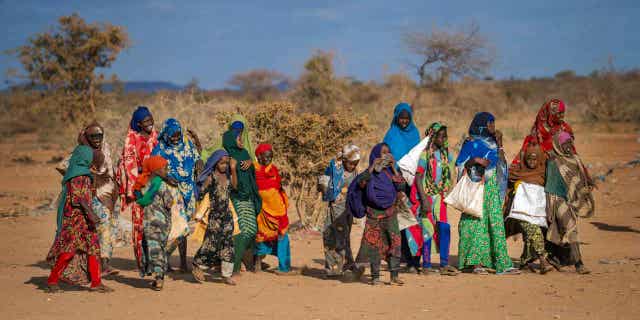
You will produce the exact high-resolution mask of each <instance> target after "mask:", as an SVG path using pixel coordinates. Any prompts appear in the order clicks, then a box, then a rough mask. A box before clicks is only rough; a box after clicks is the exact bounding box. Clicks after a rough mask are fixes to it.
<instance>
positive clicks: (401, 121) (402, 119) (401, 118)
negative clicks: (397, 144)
mask: <svg viewBox="0 0 640 320" xmlns="http://www.w3.org/2000/svg"><path fill="white" fill-rule="evenodd" d="M410 123H411V117H410V116H409V113H408V112H406V111H402V112H401V113H400V115H398V126H400V128H402V129H405V128H407V127H408V126H409V124H410Z"/></svg>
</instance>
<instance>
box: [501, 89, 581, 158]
mask: <svg viewBox="0 0 640 320" xmlns="http://www.w3.org/2000/svg"><path fill="white" fill-rule="evenodd" d="M565 110H566V105H565V104H564V102H562V100H560V99H551V100H549V101H547V102H546V103H545V104H544V105H542V107H541V108H540V110H539V111H538V115H537V116H536V122H535V123H534V124H533V127H532V128H531V134H529V135H528V136H527V137H526V138H525V139H524V143H523V144H522V148H520V154H519V155H518V156H516V157H515V159H513V164H519V163H520V159H521V158H522V155H524V152H525V151H526V149H527V146H528V145H529V144H530V143H532V142H534V143H535V144H538V145H540V148H541V149H542V151H544V152H545V153H548V152H549V151H551V150H552V149H553V136H554V135H555V134H557V133H558V132H560V131H565V132H567V133H569V134H571V137H573V130H572V129H571V126H570V125H569V124H568V123H566V122H564V120H562V119H560V117H559V113H561V112H565Z"/></svg>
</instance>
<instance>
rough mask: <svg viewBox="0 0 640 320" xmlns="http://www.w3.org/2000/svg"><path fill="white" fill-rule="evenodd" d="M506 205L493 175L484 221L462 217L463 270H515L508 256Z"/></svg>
mask: <svg viewBox="0 0 640 320" xmlns="http://www.w3.org/2000/svg"><path fill="white" fill-rule="evenodd" d="M502 203H503V201H502V199H501V198H500V189H499V186H498V183H497V178H496V174H493V175H492V176H491V178H489V179H488V180H487V181H486V182H485V185H484V204H483V211H482V218H476V217H473V216H471V215H467V214H464V213H463V214H462V215H461V217H460V224H459V227H458V228H459V233H460V241H459V243H458V255H459V262H458V264H459V266H458V267H459V269H465V268H468V267H473V266H476V265H482V266H484V267H488V268H492V269H495V270H496V272H503V271H505V270H507V269H509V268H511V267H513V264H512V262H511V258H510V257H509V253H508V252H507V240H506V238H505V230H504V222H503V216H502Z"/></svg>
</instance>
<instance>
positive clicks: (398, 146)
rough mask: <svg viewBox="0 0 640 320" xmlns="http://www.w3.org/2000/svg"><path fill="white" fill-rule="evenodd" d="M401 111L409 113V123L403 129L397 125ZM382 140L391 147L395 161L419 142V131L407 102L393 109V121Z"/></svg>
mask: <svg viewBox="0 0 640 320" xmlns="http://www.w3.org/2000/svg"><path fill="white" fill-rule="evenodd" d="M403 111H406V112H407V113H408V114H409V125H408V126H407V127H406V128H404V129H403V128H401V127H400V126H399V125H398V117H399V116H400V114H401V113H402V112H403ZM383 142H384V143H386V144H387V145H388V146H389V148H391V154H392V155H393V158H394V159H395V160H396V161H397V160H400V159H401V158H402V157H403V156H404V155H406V154H407V153H409V151H411V149H412V148H413V147H415V146H416V145H417V144H418V143H420V132H419V131H418V128H417V127H416V125H415V123H414V121H413V111H412V110H411V106H410V105H409V104H408V103H406V102H402V103H400V104H398V105H397V106H396V107H395V109H394V110H393V121H391V127H390V128H389V130H388V131H387V134H386V135H385V136H384V140H383Z"/></svg>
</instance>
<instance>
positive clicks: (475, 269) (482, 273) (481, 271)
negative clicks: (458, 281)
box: [473, 267, 489, 276]
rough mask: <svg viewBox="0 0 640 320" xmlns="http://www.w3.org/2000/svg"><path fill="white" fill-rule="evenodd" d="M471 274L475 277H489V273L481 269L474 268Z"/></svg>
mask: <svg viewBox="0 0 640 320" xmlns="http://www.w3.org/2000/svg"><path fill="white" fill-rule="evenodd" d="M473 274H477V275H481V276H487V275H489V272H488V271H487V269H485V268H483V267H475V268H473Z"/></svg>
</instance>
